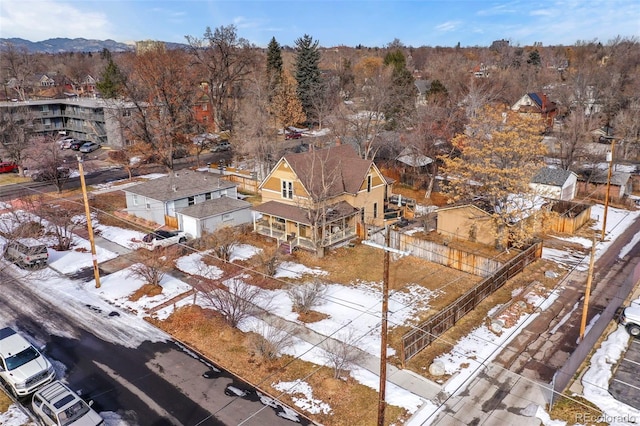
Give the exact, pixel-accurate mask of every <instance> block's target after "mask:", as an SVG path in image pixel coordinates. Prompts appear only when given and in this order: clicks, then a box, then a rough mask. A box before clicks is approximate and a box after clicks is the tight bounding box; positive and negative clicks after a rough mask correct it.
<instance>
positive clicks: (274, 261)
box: [253, 247, 282, 277]
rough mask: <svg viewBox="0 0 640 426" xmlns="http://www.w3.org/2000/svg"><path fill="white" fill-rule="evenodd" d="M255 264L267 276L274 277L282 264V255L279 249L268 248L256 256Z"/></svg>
mask: <svg viewBox="0 0 640 426" xmlns="http://www.w3.org/2000/svg"><path fill="white" fill-rule="evenodd" d="M253 262H254V263H255V264H256V265H255V267H256V268H257V269H259V270H260V271H262V272H263V273H264V274H265V275H267V276H269V277H273V276H274V275H275V274H276V272H278V267H279V266H280V264H281V263H282V255H281V254H280V252H279V251H278V248H277V247H266V248H264V249H262V251H260V253H258V255H257V256H254V260H253Z"/></svg>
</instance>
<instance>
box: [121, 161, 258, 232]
mask: <svg viewBox="0 0 640 426" xmlns="http://www.w3.org/2000/svg"><path fill="white" fill-rule="evenodd" d="M124 192H125V197H126V203H127V208H126V211H127V212H128V213H129V214H132V215H134V216H137V217H140V218H143V219H146V220H149V221H152V222H155V223H158V224H160V225H162V226H168V227H171V228H178V229H182V230H184V231H185V232H187V233H188V234H189V235H190V236H191V237H192V238H197V237H199V236H201V234H202V231H210V232H211V231H214V230H215V229H216V228H217V227H219V226H221V225H238V224H242V223H248V222H251V204H249V203H247V202H246V201H241V200H238V192H237V188H236V184H235V183H232V182H229V181H227V180H223V179H220V178H219V177H217V176H215V175H213V174H211V173H207V172H196V171H191V170H183V171H179V172H174V173H171V174H169V175H168V176H164V177H161V178H158V179H153V180H150V181H147V182H143V183H140V184H138V185H134V186H132V187H129V188H126V189H125V190H124ZM185 226H186V227H188V228H189V229H188V230H187V229H186V228H185Z"/></svg>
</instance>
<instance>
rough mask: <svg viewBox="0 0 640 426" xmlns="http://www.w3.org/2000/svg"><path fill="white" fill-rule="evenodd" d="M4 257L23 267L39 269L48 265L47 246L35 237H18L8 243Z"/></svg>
mask: <svg viewBox="0 0 640 426" xmlns="http://www.w3.org/2000/svg"><path fill="white" fill-rule="evenodd" d="M4 257H5V258H6V259H7V260H10V261H11V262H13V263H15V264H16V265H18V266H19V267H21V268H22V269H39V268H44V267H45V266H47V260H48V259H49V252H48V251H47V246H45V245H44V244H42V243H41V242H40V241H38V240H36V239H35V238H18V239H17V240H12V241H9V242H8V243H7V247H6V249H5V251H4Z"/></svg>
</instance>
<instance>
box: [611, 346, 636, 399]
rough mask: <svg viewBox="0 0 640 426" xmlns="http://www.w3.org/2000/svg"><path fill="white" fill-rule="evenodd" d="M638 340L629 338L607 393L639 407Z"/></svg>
mask: <svg viewBox="0 0 640 426" xmlns="http://www.w3.org/2000/svg"><path fill="white" fill-rule="evenodd" d="M639 369H640V340H639V339H634V338H631V342H629V347H628V349H627V352H626V353H625V354H624V357H623V358H622V359H621V360H620V362H619V363H618V367H617V368H616V371H615V372H614V374H613V379H612V380H611V383H610V384H609V393H610V394H611V395H613V397H614V398H615V399H617V400H618V401H620V402H624V403H625V404H627V405H630V406H631V407H633V408H636V409H640V376H639V375H638V370H639Z"/></svg>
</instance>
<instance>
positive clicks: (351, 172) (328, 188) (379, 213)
mask: <svg viewBox="0 0 640 426" xmlns="http://www.w3.org/2000/svg"><path fill="white" fill-rule="evenodd" d="M388 185H389V183H388V182H387V180H386V179H385V177H384V176H383V175H382V173H381V172H380V170H379V169H378V168H377V167H376V165H375V164H374V163H373V161H370V160H363V159H362V158H360V157H359V156H358V154H357V153H356V151H355V150H354V149H353V147H351V146H349V145H336V146H334V147H331V148H327V149H317V150H311V151H309V152H304V153H299V154H289V155H285V156H284V157H282V158H281V159H280V160H279V161H278V162H277V163H276V165H275V166H274V168H273V169H272V170H271V172H270V173H269V174H268V175H267V177H266V178H265V179H264V180H263V181H262V183H261V184H260V186H259V191H260V193H261V194H262V200H263V204H261V205H259V206H257V207H256V208H255V211H256V212H258V213H260V215H257V216H256V218H255V220H254V230H255V231H256V232H258V233H260V234H262V235H266V236H269V237H273V238H275V239H277V240H278V243H279V244H286V245H288V247H289V249H290V250H291V249H293V248H296V247H299V248H303V249H306V250H310V251H314V252H316V253H318V254H319V255H323V254H324V250H325V249H326V248H330V247H334V246H337V245H340V244H344V243H346V242H348V241H349V240H351V239H354V238H356V237H357V236H358V235H359V233H360V235H361V233H362V232H364V229H365V226H382V225H383V224H384V205H385V197H386V194H387V189H388V188H387V186H388Z"/></svg>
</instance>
